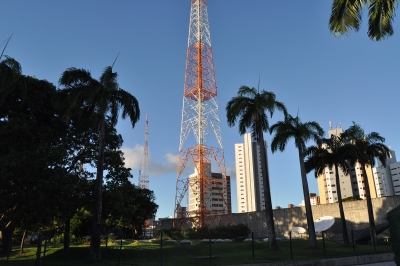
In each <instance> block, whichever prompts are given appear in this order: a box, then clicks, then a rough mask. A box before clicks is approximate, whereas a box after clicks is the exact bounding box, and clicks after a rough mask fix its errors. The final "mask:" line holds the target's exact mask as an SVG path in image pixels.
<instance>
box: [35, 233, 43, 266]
mask: <svg viewBox="0 0 400 266" xmlns="http://www.w3.org/2000/svg"><path fill="white" fill-rule="evenodd" d="M41 253H42V235H41V234H40V233H39V238H38V245H37V249H36V260H35V266H40V255H41Z"/></svg>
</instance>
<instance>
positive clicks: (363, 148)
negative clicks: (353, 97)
mask: <svg viewBox="0 0 400 266" xmlns="http://www.w3.org/2000/svg"><path fill="white" fill-rule="evenodd" d="M343 135H344V136H345V137H346V139H347V141H348V142H350V143H352V144H353V145H354V146H355V149H356V151H357V154H356V158H355V159H354V160H353V164H355V163H356V162H357V163H359V165H360V166H361V168H362V175H363V179H364V184H365V198H366V199H367V210H368V220H369V226H370V229H371V231H372V237H373V241H374V243H376V233H375V219H374V212H373V209H372V200H371V191H370V187H369V182H368V176H367V171H366V166H370V167H371V173H372V176H373V172H372V168H373V167H374V165H375V158H377V159H378V160H379V161H380V162H381V164H382V165H383V166H384V167H386V159H387V158H389V157H390V149H389V148H388V147H387V146H386V145H385V144H383V143H384V142H385V138H384V137H382V136H381V135H380V134H379V133H377V132H371V133H369V134H365V132H364V130H363V129H362V128H361V127H360V126H359V125H358V124H356V123H355V122H353V125H352V126H351V127H350V128H349V129H347V130H345V132H344V133H343Z"/></svg>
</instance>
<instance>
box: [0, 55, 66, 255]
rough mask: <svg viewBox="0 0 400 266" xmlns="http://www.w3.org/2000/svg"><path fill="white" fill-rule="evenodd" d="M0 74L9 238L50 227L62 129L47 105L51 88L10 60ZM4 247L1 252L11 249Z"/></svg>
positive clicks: (0, 181) (1, 210)
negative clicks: (20, 231) (16, 230)
mask: <svg viewBox="0 0 400 266" xmlns="http://www.w3.org/2000/svg"><path fill="white" fill-rule="evenodd" d="M0 72H1V74H2V75H1V76H0V80H1V81H0V83H1V87H0V94H1V100H0V194H1V195H2V197H1V199H0V227H1V229H2V231H3V236H5V238H6V239H11V237H10V236H11V235H12V233H13V231H14V228H16V227H20V228H24V229H40V228H43V227H45V226H47V225H48V224H50V223H51V222H52V219H53V217H54V215H55V210H56V209H57V208H56V206H57V204H58V202H57V200H58V197H57V196H58V195H57V189H58V188H59V186H58V184H59V182H58V181H59V180H60V178H61V176H60V175H59V172H58V170H57V162H59V161H60V160H61V158H62V157H63V156H64V153H65V150H64V148H63V147H62V146H61V145H60V138H61V135H60V132H63V129H64V128H65V126H64V125H63V124H62V123H60V122H59V120H58V117H57V111H56V109H55V108H54V107H53V106H52V104H51V99H52V97H53V96H54V93H55V91H56V89H55V87H54V86H53V85H52V84H51V83H49V82H47V81H45V80H38V79H36V78H32V77H28V76H24V75H22V71H21V67H20V65H19V63H18V62H17V61H15V60H14V59H12V58H9V57H7V58H6V60H4V61H1V62H0ZM3 74H4V76H3ZM49 199H52V200H49ZM39 206H41V207H39ZM5 242H6V245H3V252H7V249H8V248H9V246H7V245H9V244H10V243H7V241H5Z"/></svg>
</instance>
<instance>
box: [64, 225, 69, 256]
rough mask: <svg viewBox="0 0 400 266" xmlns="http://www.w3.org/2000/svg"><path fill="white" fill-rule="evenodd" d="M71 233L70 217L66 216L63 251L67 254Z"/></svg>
mask: <svg viewBox="0 0 400 266" xmlns="http://www.w3.org/2000/svg"><path fill="white" fill-rule="evenodd" d="M70 233H71V219H70V218H67V219H66V220H65V225H64V253H65V254H68V251H69V242H70V237H69V236H70Z"/></svg>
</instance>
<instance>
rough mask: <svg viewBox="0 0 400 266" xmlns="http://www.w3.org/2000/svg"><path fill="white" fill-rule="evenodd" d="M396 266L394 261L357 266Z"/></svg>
mask: <svg viewBox="0 0 400 266" xmlns="http://www.w3.org/2000/svg"><path fill="white" fill-rule="evenodd" d="M361 265H363V266H396V263H395V262H394V261H386V262H377V263H371V264H359V265H357V266H361Z"/></svg>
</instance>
